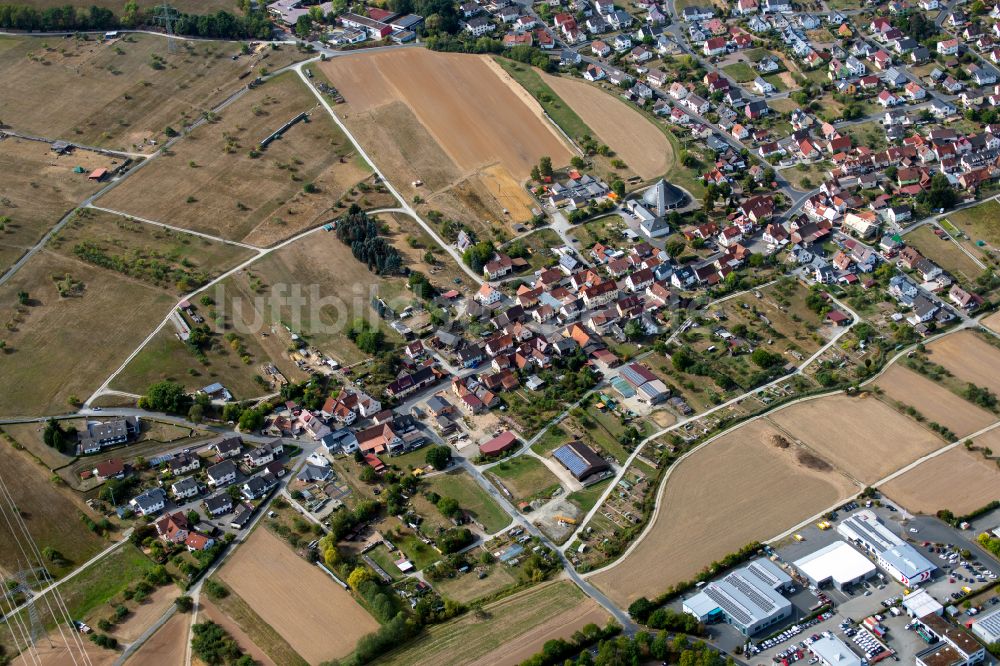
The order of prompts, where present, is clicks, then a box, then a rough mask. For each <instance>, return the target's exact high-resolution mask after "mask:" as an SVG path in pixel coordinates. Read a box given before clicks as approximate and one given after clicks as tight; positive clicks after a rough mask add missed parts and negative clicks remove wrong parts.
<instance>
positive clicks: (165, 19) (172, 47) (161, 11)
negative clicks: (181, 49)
mask: <svg viewBox="0 0 1000 666" xmlns="http://www.w3.org/2000/svg"><path fill="white" fill-rule="evenodd" d="M156 11H157V15H156V20H157V22H159V23H162V24H163V29H164V30H165V31H166V33H167V51H169V52H170V53H174V52H175V51H176V50H177V43H176V40H175V39H174V21H176V20H177V13H176V10H175V9H174V8H173V7H171V6H170V5H168V4H167V3H166V2H164V3H163V4H162V5H159V6H158V7H157V8H156Z"/></svg>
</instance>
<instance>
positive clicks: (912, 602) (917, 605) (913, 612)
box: [903, 588, 944, 617]
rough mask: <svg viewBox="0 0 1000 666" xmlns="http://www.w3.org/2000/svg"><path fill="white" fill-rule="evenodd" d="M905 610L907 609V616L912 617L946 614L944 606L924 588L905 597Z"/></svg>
mask: <svg viewBox="0 0 1000 666" xmlns="http://www.w3.org/2000/svg"><path fill="white" fill-rule="evenodd" d="M903 608H904V609H906V614H907V615H909V616H910V617H926V616H928V615H941V614H942V613H943V612H944V606H942V605H941V604H940V603H938V600H937V599H935V598H934V597H932V596H931V594H930V592H928V591H927V590H925V589H923V588H921V589H919V590H915V591H914V592H911V593H910V594H907V595H906V596H904V597H903Z"/></svg>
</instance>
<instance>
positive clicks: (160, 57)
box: [0, 35, 303, 154]
mask: <svg viewBox="0 0 1000 666" xmlns="http://www.w3.org/2000/svg"><path fill="white" fill-rule="evenodd" d="M238 52H239V48H238V46H237V45H236V44H234V43H224V42H213V41H201V40H198V41H194V40H183V41H178V48H177V50H176V52H174V53H170V52H169V50H168V48H167V42H166V39H165V38H163V37H160V36H156V35H128V36H126V37H123V38H121V39H118V40H115V41H113V42H101V41H99V39H98V38H97V36H88V37H86V38H62V37H46V38H37V37H0V88H2V89H4V90H17V91H19V94H17V95H3V96H2V97H0V118H2V119H3V122H4V123H5V124H6V125H8V126H10V127H11V128H12V129H14V130H16V131H19V132H25V133H29V134H35V135H38V136H43V137H47V138H49V139H65V140H66V141H78V142H80V143H84V144H87V145H100V146H103V147H107V148H115V149H121V150H130V151H135V152H145V153H147V154H149V153H151V152H153V151H154V150H156V149H157V146H156V145H152V144H150V143H149V142H148V141H149V139H154V140H156V141H157V144H160V143H162V142H163V140H165V138H166V135H165V134H164V130H165V128H166V127H168V126H170V127H173V128H174V129H175V130H177V131H180V130H181V129H182V128H183V127H184V126H185V125H186V124H188V123H190V122H193V121H194V120H196V119H197V118H199V117H200V116H201V114H202V112H203V111H207V110H209V109H211V108H214V107H215V106H216V105H218V104H220V103H221V102H222V101H223V100H225V99H226V98H227V97H229V95H231V94H232V93H234V92H236V91H237V90H238V89H239V88H242V87H243V86H244V85H245V83H246V80H240V79H239V78H238V77H239V75H240V74H242V73H244V72H247V71H250V70H251V68H252V69H253V71H254V72H259V71H260V68H261V67H267V68H270V69H271V70H275V69H277V68H279V67H282V66H284V65H287V64H289V63H291V62H294V61H295V60H299V59H302V58H303V55H302V54H300V53H299V52H298V51H297V50H295V49H294V48H292V47H290V46H283V47H281V49H280V50H277V51H272V50H270V49H267V50H261V51H260V52H259V53H258V54H257V55H253V56H240V57H239V58H238V59H237V60H233V59H232V56H233V55H235V54H236V53H238ZM154 63H157V64H156V65H155V66H154ZM52 100H58V103H51V101H52Z"/></svg>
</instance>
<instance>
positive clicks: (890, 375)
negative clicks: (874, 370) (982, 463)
mask: <svg viewBox="0 0 1000 666" xmlns="http://www.w3.org/2000/svg"><path fill="white" fill-rule="evenodd" d="M875 386H878V387H879V388H880V389H882V391H884V398H885V399H887V400H888V401H889V402H890V403H892V402H900V403H902V404H904V405H908V406H910V407H913V408H914V409H916V410H917V411H918V412H920V413H921V414H922V415H923V416H924V417H925V418H926V419H927V421H929V422H934V423H940V424H941V425H943V426H944V427H946V428H948V429H949V430H951V431H952V432H953V433H955V435H956V436H957V437H965V436H966V435H968V434H969V433H972V432H976V431H978V430H981V429H983V428H985V427H986V426H988V425H989V424H991V423H993V422H994V421H996V420H997V417H995V416H993V415H992V414H990V413H989V412H987V411H986V410H984V409H980V408H979V407H976V406H975V405H974V404H972V403H971V402H969V401H968V400H963V399H962V398H960V397H958V396H957V395H955V394H954V393H952V392H951V391H949V390H948V389H946V388H944V387H942V386H939V385H938V384H936V383H934V382H932V381H931V380H930V379H927V378H926V377H924V376H923V375H920V374H918V373H916V372H913V371H912V370H910V369H909V368H907V367H905V366H902V365H900V364H899V363H894V364H893V365H891V366H889V369H887V370H886V371H885V372H884V373H882V376H881V377H879V378H878V381H876V382H875Z"/></svg>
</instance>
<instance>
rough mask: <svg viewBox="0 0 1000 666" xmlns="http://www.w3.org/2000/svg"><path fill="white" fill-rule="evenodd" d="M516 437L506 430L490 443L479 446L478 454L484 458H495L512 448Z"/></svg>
mask: <svg viewBox="0 0 1000 666" xmlns="http://www.w3.org/2000/svg"><path fill="white" fill-rule="evenodd" d="M515 443H517V437H515V436H514V433H512V432H511V431H509V430H506V431H504V432H502V433H500V434H499V435H497V436H496V437H494V438H493V439H491V440H490V441H488V442H486V443H484V444H480V445H479V452H480V453H481V454H483V455H484V456H495V455H497V454H499V453H503V452H504V451H507V450H509V449H511V448H513V447H514V444H515Z"/></svg>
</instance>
